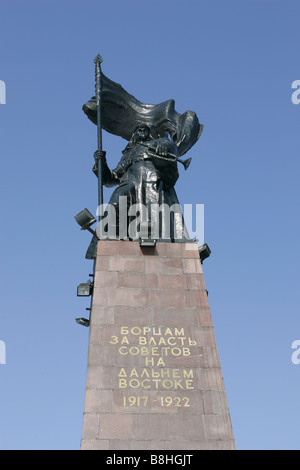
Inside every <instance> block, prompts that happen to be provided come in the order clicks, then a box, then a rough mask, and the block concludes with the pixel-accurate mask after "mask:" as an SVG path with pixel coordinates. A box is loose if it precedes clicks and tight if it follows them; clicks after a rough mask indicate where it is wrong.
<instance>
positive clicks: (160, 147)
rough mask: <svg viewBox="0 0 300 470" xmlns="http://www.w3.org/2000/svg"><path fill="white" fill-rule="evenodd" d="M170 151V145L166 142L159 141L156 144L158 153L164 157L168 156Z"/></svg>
mask: <svg viewBox="0 0 300 470" xmlns="http://www.w3.org/2000/svg"><path fill="white" fill-rule="evenodd" d="M168 153H169V146H168V144H165V143H158V144H157V146H156V154H157V155H160V156H162V157H167V155H168Z"/></svg>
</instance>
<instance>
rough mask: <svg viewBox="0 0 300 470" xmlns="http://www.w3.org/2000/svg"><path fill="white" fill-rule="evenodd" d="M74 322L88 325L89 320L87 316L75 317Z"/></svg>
mask: <svg viewBox="0 0 300 470" xmlns="http://www.w3.org/2000/svg"><path fill="white" fill-rule="evenodd" d="M76 323H78V325H82V326H90V320H88V319H87V318H76Z"/></svg>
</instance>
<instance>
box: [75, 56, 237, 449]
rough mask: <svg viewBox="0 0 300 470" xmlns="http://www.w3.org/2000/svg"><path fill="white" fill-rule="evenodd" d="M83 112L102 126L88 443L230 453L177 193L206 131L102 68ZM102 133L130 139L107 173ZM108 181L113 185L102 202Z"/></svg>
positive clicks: (197, 253) (91, 290)
mask: <svg viewBox="0 0 300 470" xmlns="http://www.w3.org/2000/svg"><path fill="white" fill-rule="evenodd" d="M101 62H102V58H101V56H99V55H98V56H97V57H96V59H95V66H96V96H95V97H93V98H92V99H91V100H89V101H88V102H87V103H86V104H85V105H84V106H83V111H84V112H85V114H86V115H87V117H88V118H89V119H90V120H91V121H92V122H93V123H95V124H96V125H97V129H98V149H97V151H96V152H95V154H94V158H95V163H94V166H93V168H92V170H93V172H94V173H95V175H96V176H97V178H98V225H97V228H96V231H94V230H92V229H91V225H92V224H93V223H94V222H95V221H96V220H95V219H94V218H93V216H92V215H91V214H90V213H89V212H88V211H87V210H84V211H82V212H81V213H80V214H78V215H77V216H76V220H77V222H78V223H79V224H80V225H81V226H82V228H84V229H88V230H89V231H90V232H92V233H93V237H92V240H91V242H90V245H89V247H88V249H87V253H86V258H87V259H91V260H93V263H94V270H93V274H92V275H91V277H93V280H92V281H89V282H88V283H87V284H85V285H80V286H79V287H80V291H82V292H85V293H83V294H78V295H88V296H90V295H91V310H90V318H89V319H84V318H81V319H77V321H78V323H81V324H83V325H85V326H89V328H90V336H89V350H88V363H87V379H86V392H85V404H84V414H83V429H82V441H81V449H82V450H94V449H103V450H150V449H153V450H169V449H173V450H176V449H185V450H190V449H191V450H192V449H194V450H197V449H208V450H217V449H220V450H221V449H234V448H235V443H234V437H233V432H232V426H231V420H230V414H229V408H228V403H227V398H226V393H225V388H224V383H223V378H222V372H221V366H220V360H219V355H218V351H217V345H216V340H215V336H214V329H213V323H212V318H211V314H210V309H209V304H208V297H207V290H206V287H205V282H204V277H203V270H202V262H203V259H204V258H205V257H206V256H208V255H209V252H210V251H209V248H208V247H207V245H205V246H203V247H200V249H199V247H198V244H197V240H192V239H190V238H189V234H188V231H187V229H186V224H185V221H184V218H183V215H182V211H181V207H180V204H179V201H178V198H177V195H176V192H175V189H174V186H175V183H176V181H177V179H178V177H179V170H178V165H179V164H182V165H183V167H184V168H185V169H187V168H188V166H189V163H190V159H186V160H183V159H182V158H181V157H182V156H183V155H184V154H185V153H187V152H188V150H189V149H190V148H191V147H192V146H193V145H194V144H195V143H196V142H197V140H198V139H199V137H200V135H201V132H202V129H203V126H202V125H201V124H200V123H199V121H198V117H197V115H196V114H195V113H194V112H192V111H186V112H185V113H183V114H180V113H178V112H177V111H175V103H174V100H168V101H165V102H163V103H160V104H157V105H152V104H144V103H142V102H140V101H138V100H137V99H136V98H135V97H134V96H132V95H130V94H129V93H127V91H126V90H124V89H123V88H122V87H121V85H119V84H117V83H115V82H113V81H112V80H110V79H108V78H107V77H106V76H105V75H104V74H103V73H102V71H101ZM102 129H105V130H106V131H107V132H110V133H112V134H114V135H116V136H120V137H123V138H124V139H126V141H127V142H128V143H127V144H126V146H125V148H124V151H123V154H122V157H121V159H120V162H119V163H118V165H117V167H116V168H114V169H110V167H109V163H108V162H107V160H106V153H105V152H104V151H103V149H102ZM103 185H105V186H108V187H110V186H116V189H115V190H114V191H113V193H112V195H111V197H110V201H109V203H108V204H107V205H106V206H105V205H104V204H103Z"/></svg>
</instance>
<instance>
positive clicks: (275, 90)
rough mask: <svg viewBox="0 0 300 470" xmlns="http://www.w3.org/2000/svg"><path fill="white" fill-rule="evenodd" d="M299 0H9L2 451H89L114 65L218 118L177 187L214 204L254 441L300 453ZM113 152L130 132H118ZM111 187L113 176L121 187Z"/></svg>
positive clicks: (137, 88)
mask: <svg viewBox="0 0 300 470" xmlns="http://www.w3.org/2000/svg"><path fill="white" fill-rule="evenodd" d="M299 18H300V2H299V1H292V0H287V1H284V0H281V1H276V0H273V1H265V0H259V1H255V0H252V1H242V0H237V1H231V0H226V1H224V0H223V1H214V0H209V1H208V0H207V1H202V0H198V1H191V0H188V1H183V0H181V1H177V0H169V1H168V0H160V1H155V0H153V1H145V0H136V1H132V0H127V1H121V0H119V1H117V0H103V1H91V0H82V1H75V0H69V1H67V0H59V1H58V0H57V1H55V0H52V1H46V0H45V1H32V0H27V1H26V2H25V1H17V0H2V1H1V2H0V31H1V32H0V34H1V37H0V41H1V51H0V80H3V81H4V82H5V84H6V104H0V133H1V139H0V151H1V163H0V164H1V176H0V181H1V194H0V197H1V200H0V210H1V227H2V229H1V235H0V237H1V238H0V256H1V318H0V340H2V341H4V342H5V344H6V350H7V357H6V364H5V365H4V364H2V365H1V364H0V448H1V449H79V447H80V439H81V426H82V413H83V405H84V392H85V378H86V364H87V348H88V329H87V328H84V327H81V326H79V325H77V324H76V323H75V318H76V317H78V316H85V315H86V312H85V308H86V307H89V305H88V302H86V300H85V299H84V298H83V299H82V298H78V297H77V295H76V287H77V285H78V284H79V283H81V282H85V281H86V280H87V279H88V274H89V273H90V272H91V269H92V264H91V261H88V260H86V259H85V251H86V248H87V246H88V244H89V241H90V236H89V234H88V233H87V232H82V231H80V230H79V227H78V226H77V224H76V222H75V221H74V215H75V214H77V213H78V212H79V211H80V210H81V209H83V208H84V207H88V208H89V209H90V210H91V211H95V209H96V204H97V184H96V178H95V176H94V175H93V174H92V172H91V167H92V164H93V152H94V151H95V150H96V146H97V139H96V127H95V126H94V125H93V124H91V123H90V121H88V119H87V118H86V116H85V115H84V114H83V112H82V110H81V107H82V104H83V103H84V102H86V101H87V100H88V99H89V98H90V97H91V96H92V95H93V94H94V64H93V59H94V57H95V55H96V54H97V53H98V52H100V53H101V55H102V56H103V59H104V62H103V64H102V68H103V71H104V73H105V74H106V75H107V76H108V77H110V78H111V79H112V80H114V81H116V82H118V83H121V84H122V85H123V86H124V87H125V88H126V89H127V91H128V92H130V93H132V94H134V95H135V96H136V98H137V99H139V100H141V101H143V102H146V103H159V102H161V101H165V100H167V99H170V98H174V99H175V103H176V110H177V111H178V112H184V111H185V110H187V109H191V110H193V111H195V112H196V113H197V115H198V117H199V120H200V122H201V123H203V124H204V126H205V128H204V132H203V135H202V137H201V138H200V140H199V141H198V143H197V144H196V145H195V146H194V147H193V149H192V150H191V151H190V152H189V156H191V157H192V159H193V160H192V164H191V166H190V168H189V170H188V172H184V171H183V170H181V173H180V180H179V181H178V183H177V185H176V190H177V194H178V197H179V200H180V202H181V203H182V204H188V203H189V204H204V205H205V241H206V242H207V243H208V244H209V246H210V248H211V250H212V254H211V257H210V258H209V259H208V260H206V261H205V263H204V276H205V281H206V286H207V289H208V291H209V302H210V307H211V313H212V317H213V322H214V326H215V333H216V337H217V344H218V349H219V354H220V359H221V365H222V370H223V376H224V381H225V386H226V392H227V397H228V401H229V407H230V413H231V419H232V424H233V429H234V434H235V439H236V444H237V448H238V449H298V450H299V449H300V438H299V421H300V409H299V387H300V364H299V365H294V364H293V363H292V361H291V355H292V349H291V344H292V342H293V341H294V340H297V339H300V322H299V264H300V254H299V240H300V220H299V202H300V201H299V170H300V164H299V155H300V104H299V105H295V104H293V103H292V101H291V95H292V89H291V84H292V82H293V81H294V80H300V69H299V42H300V41H299V40H300V24H299ZM103 146H104V149H105V150H106V151H107V159H108V161H109V163H110V164H111V165H112V166H113V165H114V164H115V163H117V162H118V160H119V158H120V152H121V150H122V149H123V148H124V146H125V141H123V140H122V139H121V138H119V137H116V136H111V135H109V134H107V133H104V135H103ZM109 191H110V190H105V196H106V198H107V199H108V197H109V194H110V192H109Z"/></svg>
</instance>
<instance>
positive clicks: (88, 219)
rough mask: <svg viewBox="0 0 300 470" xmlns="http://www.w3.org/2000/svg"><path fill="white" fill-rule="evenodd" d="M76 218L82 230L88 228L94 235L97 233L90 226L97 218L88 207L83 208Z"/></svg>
mask: <svg viewBox="0 0 300 470" xmlns="http://www.w3.org/2000/svg"><path fill="white" fill-rule="evenodd" d="M74 218H75V220H76V222H77V223H78V225H80V227H81V230H88V231H89V232H91V233H92V234H93V235H96V232H95V231H94V230H92V229H91V228H90V226H91V225H93V224H94V223H95V222H97V220H96V219H95V217H94V216H93V214H91V213H90V211H89V210H88V209H83V210H82V211H81V212H79V214H77V215H75V217H74Z"/></svg>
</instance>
